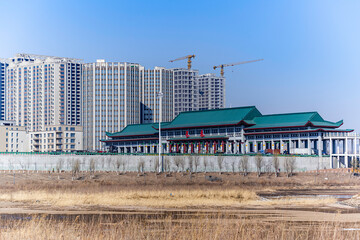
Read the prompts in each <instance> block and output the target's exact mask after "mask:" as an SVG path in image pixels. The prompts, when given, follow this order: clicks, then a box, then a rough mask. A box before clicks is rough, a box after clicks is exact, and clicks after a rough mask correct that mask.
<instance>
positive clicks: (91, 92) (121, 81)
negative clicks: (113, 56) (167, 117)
mask: <svg viewBox="0 0 360 240" xmlns="http://www.w3.org/2000/svg"><path fill="white" fill-rule="evenodd" d="M139 68H140V65H139V64H136V63H127V62H105V61H104V60H100V61H99V60H98V61H97V62H96V63H88V64H85V65H84V70H83V126H84V149H86V150H89V151H91V150H101V149H102V143H101V142H100V141H99V140H100V139H104V138H105V132H117V131H120V130H122V129H123V128H124V127H126V126H127V125H128V124H136V123H140V121H141V116H140V101H139V100H140V71H139Z"/></svg>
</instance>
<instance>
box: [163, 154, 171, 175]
mask: <svg viewBox="0 0 360 240" xmlns="http://www.w3.org/2000/svg"><path fill="white" fill-rule="evenodd" d="M163 161H164V171H165V172H170V170H171V169H170V166H171V163H170V159H169V157H167V156H163Z"/></svg>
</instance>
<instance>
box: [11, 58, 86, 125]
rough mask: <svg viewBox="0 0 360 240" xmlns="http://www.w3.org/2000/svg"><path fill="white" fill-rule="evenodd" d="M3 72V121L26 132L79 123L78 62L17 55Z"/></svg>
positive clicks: (68, 59)
mask: <svg viewBox="0 0 360 240" xmlns="http://www.w3.org/2000/svg"><path fill="white" fill-rule="evenodd" d="M10 60H11V61H10V63H9V66H8V67H7V69H6V72H7V74H6V81H5V83H6V90H5V96H6V101H5V106H6V108H5V119H6V120H13V121H15V125H17V126H25V127H26V129H27V130H28V131H40V130H44V128H45V126H49V125H80V124H81V69H82V64H81V61H80V60H77V59H71V58H60V57H50V56H40V55H29V54H17V55H16V56H15V57H14V58H13V59H10Z"/></svg>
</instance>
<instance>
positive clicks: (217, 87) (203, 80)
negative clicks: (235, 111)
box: [196, 73, 225, 110]
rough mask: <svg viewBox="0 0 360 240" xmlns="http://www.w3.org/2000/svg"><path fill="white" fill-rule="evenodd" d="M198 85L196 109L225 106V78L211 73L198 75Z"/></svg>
mask: <svg viewBox="0 0 360 240" xmlns="http://www.w3.org/2000/svg"><path fill="white" fill-rule="evenodd" d="M196 81H197V87H198V95H197V96H198V101H197V103H198V109H199V110H208V109H219V108H225V78H224V77H217V76H216V75H215V74H213V73H208V74H203V75H199V76H198V77H197V79H196Z"/></svg>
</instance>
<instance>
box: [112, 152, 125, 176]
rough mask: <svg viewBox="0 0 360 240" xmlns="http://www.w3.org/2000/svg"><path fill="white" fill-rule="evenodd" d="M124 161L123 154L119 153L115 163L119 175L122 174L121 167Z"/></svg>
mask: <svg viewBox="0 0 360 240" xmlns="http://www.w3.org/2000/svg"><path fill="white" fill-rule="evenodd" d="M123 161H124V160H123V159H122V156H121V155H118V156H117V158H116V159H115V162H114V164H115V169H116V171H117V174H118V175H120V167H121V165H122V162H123Z"/></svg>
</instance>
